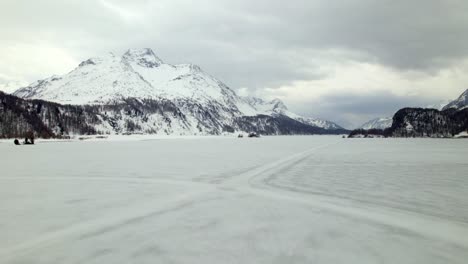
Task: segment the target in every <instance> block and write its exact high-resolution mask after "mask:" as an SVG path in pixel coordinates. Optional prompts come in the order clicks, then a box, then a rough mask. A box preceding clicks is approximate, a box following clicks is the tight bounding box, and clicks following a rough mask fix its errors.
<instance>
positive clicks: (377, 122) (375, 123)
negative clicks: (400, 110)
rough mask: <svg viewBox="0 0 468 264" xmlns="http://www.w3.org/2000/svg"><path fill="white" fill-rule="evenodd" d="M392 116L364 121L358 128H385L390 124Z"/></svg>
mask: <svg viewBox="0 0 468 264" xmlns="http://www.w3.org/2000/svg"><path fill="white" fill-rule="evenodd" d="M392 122H393V118H392V117H380V118H376V119H372V120H370V121H368V122H366V123H364V124H363V125H362V126H361V127H360V129H367V130H368V129H386V128H389V127H391V126H392Z"/></svg>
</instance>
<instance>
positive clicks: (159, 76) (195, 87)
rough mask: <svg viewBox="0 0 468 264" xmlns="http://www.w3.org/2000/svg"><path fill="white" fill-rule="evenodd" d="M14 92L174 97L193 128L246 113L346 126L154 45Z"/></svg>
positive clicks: (100, 99) (80, 100)
mask: <svg viewBox="0 0 468 264" xmlns="http://www.w3.org/2000/svg"><path fill="white" fill-rule="evenodd" d="M14 95H16V96H18V97H21V98H25V99H42V100H46V101H52V102H57V103H62V104H73V105H84V104H90V105H109V104H119V103H120V104H121V103H124V102H126V99H127V98H135V99H139V100H143V99H150V100H155V101H171V102H173V103H174V104H175V106H176V107H178V108H179V109H180V110H181V111H182V113H183V114H184V115H185V116H186V117H187V122H192V125H188V127H191V128H190V131H192V132H193V131H196V130H198V128H197V127H199V125H196V123H197V122H198V123H199V122H201V121H202V120H203V119H204V118H205V117H203V115H205V114H206V113H208V114H209V116H210V117H211V118H212V119H213V122H214V125H216V126H219V127H222V126H225V125H226V124H225V123H223V122H224V121H226V122H229V121H230V120H234V119H235V118H238V117H242V116H258V115H266V116H278V115H283V116H287V117H289V118H292V119H294V120H296V121H298V122H301V123H303V124H307V125H310V126H314V127H319V128H325V129H331V130H333V129H342V128H341V127H340V126H338V125H336V124H334V123H332V122H329V121H324V120H320V119H314V118H308V117H302V116H299V115H296V114H294V113H292V112H290V111H289V110H288V109H287V107H286V106H285V105H284V104H283V103H282V102H281V101H280V100H278V99H275V100H273V101H270V102H267V101H264V100H262V99H259V98H251V97H240V96H238V95H237V94H236V93H235V92H234V91H233V90H231V89H230V88H229V87H228V86H226V85H225V84H224V83H222V82H220V81H219V80H217V79H216V78H214V77H212V76H210V75H209V74H207V73H205V72H204V71H202V70H201V69H200V67H198V66H196V65H191V64H182V65H171V64H167V63H164V62H163V61H162V60H161V59H160V58H158V57H157V56H156V55H155V54H154V52H153V51H152V50H151V49H130V50H128V51H127V52H125V53H124V54H123V55H122V56H116V55H114V54H112V53H109V54H107V55H106V56H103V57H99V58H91V59H88V60H86V61H83V62H82V63H80V64H79V65H78V67H77V68H75V69H74V70H72V71H71V72H70V73H68V74H66V75H63V76H52V77H50V78H47V79H44V80H40V81H37V82H35V83H33V84H31V85H29V86H27V87H24V88H21V89H19V90H17V91H16V92H15V93H14ZM215 117H216V118H218V119H221V120H223V122H218V121H219V120H218V121H216V118H215ZM222 123H223V124H222Z"/></svg>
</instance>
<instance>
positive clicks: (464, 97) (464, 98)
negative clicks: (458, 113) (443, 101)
mask: <svg viewBox="0 0 468 264" xmlns="http://www.w3.org/2000/svg"><path fill="white" fill-rule="evenodd" d="M467 107H468V89H467V90H466V91H465V92H464V93H462V94H461V95H460V97H458V98H457V99H456V100H454V101H452V102H450V103H449V104H447V105H446V106H445V107H444V108H443V110H447V109H457V110H461V109H464V108H467Z"/></svg>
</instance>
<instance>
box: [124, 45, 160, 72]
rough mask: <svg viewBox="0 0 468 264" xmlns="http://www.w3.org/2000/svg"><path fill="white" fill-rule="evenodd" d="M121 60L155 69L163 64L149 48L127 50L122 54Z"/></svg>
mask: <svg viewBox="0 0 468 264" xmlns="http://www.w3.org/2000/svg"><path fill="white" fill-rule="evenodd" d="M122 59H123V60H125V61H127V62H130V63H132V62H133V63H136V64H138V65H140V66H142V67H148V68H155V67H158V66H160V65H161V64H163V63H164V62H163V61H162V60H161V59H160V58H158V57H157V56H156V54H155V53H154V52H153V50H152V49H150V48H143V49H129V50H127V51H126V52H125V53H124V54H123V56H122Z"/></svg>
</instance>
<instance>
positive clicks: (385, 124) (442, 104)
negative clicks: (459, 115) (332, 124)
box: [358, 92, 466, 130]
mask: <svg viewBox="0 0 468 264" xmlns="http://www.w3.org/2000/svg"><path fill="white" fill-rule="evenodd" d="M465 93H466V92H465ZM462 96H463V95H462ZM454 102H455V101H454ZM449 104H452V105H456V104H455V103H453V102H451V101H449V100H442V101H439V102H438V103H435V104H430V105H426V106H424V107H422V108H424V109H436V110H439V111H442V110H444V109H447V106H448V105H449ZM392 122H393V117H379V118H375V119H372V120H370V121H367V122H366V123H364V124H363V125H361V126H360V127H359V128H358V129H366V130H369V129H386V128H389V127H391V126H392Z"/></svg>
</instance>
